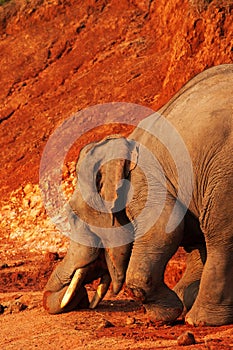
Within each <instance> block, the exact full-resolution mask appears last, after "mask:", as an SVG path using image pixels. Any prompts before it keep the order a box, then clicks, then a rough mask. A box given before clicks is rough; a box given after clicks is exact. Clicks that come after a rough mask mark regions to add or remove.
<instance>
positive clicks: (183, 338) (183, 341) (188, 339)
mask: <svg viewBox="0 0 233 350" xmlns="http://www.w3.org/2000/svg"><path fill="white" fill-rule="evenodd" d="M177 344H178V345H183V346H185V345H192V344H196V340H195V337H194V334H193V333H191V332H184V333H182V334H181V335H180V336H179V337H178V338H177Z"/></svg>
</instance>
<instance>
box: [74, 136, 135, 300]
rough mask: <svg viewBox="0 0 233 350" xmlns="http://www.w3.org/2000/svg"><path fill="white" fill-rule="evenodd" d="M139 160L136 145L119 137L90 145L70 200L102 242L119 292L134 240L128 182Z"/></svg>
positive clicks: (79, 165)
mask: <svg viewBox="0 0 233 350" xmlns="http://www.w3.org/2000/svg"><path fill="white" fill-rule="evenodd" d="M137 158H138V147H137V145H136V143H135V142H134V141H130V140H127V139H125V138H123V137H119V136H118V135H112V136H110V137H106V138H105V139H104V140H102V141H101V142H98V143H95V144H90V145H87V146H86V147H85V148H84V149H83V150H82V151H81V153H80V157H79V160H78V163H77V173H78V184H77V188H76V191H75V193H74V195H73V197H72V199H71V201H70V205H71V208H72V209H73V211H74V213H76V214H77V215H78V216H79V217H80V218H81V219H82V221H85V223H86V224H87V225H88V227H89V230H90V231H92V232H94V233H95V234H97V235H98V236H99V237H100V238H101V240H102V244H103V247H104V248H105V256H106V262H107V265H108V269H109V272H110V274H111V278H112V281H113V290H114V292H115V293H117V292H118V291H119V290H120V288H121V286H122V284H123V282H124V278H125V273H126V269H127V265H128V260H129V257H130V252H131V242H132V241H133V227H132V225H131V223H130V222H129V219H128V218H127V216H126V210H125V207H126V202H127V193H128V190H129V181H128V180H127V179H128V178H129V174H130V171H131V170H132V169H133V168H134V167H135V166H136V163H137Z"/></svg>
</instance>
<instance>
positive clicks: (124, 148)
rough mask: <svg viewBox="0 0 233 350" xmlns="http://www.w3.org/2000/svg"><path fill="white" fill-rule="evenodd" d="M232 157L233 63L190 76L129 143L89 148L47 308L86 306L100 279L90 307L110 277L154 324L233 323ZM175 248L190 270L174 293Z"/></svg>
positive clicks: (48, 292)
mask: <svg viewBox="0 0 233 350" xmlns="http://www.w3.org/2000/svg"><path fill="white" fill-rule="evenodd" d="M232 151H233V65H222V66H217V67H213V68H211V69H208V70H206V71H204V72H203V73H201V74H199V75H198V76H196V77H195V78H194V79H192V80H191V81H190V82H189V83H188V84H186V85H185V86H184V87H183V88H182V89H181V90H180V92H179V93H178V94H176V95H175V97H174V98H173V99H172V100H171V101H170V102H169V103H167V104H166V105H165V106H164V107H163V108H162V109H160V110H159V111H158V113H157V114H153V115H151V116H150V117H148V118H146V119H144V120H143V121H142V122H141V123H140V124H139V125H138V127H137V128H136V129H135V131H134V132H133V133H132V134H131V135H130V136H129V138H128V139H124V138H121V137H118V136H116V135H115V136H114V135H113V136H112V137H109V138H106V139H105V140H103V141H101V142H99V143H98V144H92V145H89V146H87V147H86V148H85V149H84V150H83V151H82V152H81V155H80V159H79V161H78V174H79V181H78V186H77V189H76V190H75V192H74V195H73V197H72V199H71V201H70V207H71V208H72V209H70V212H69V220H70V224H71V228H72V234H73V236H72V241H71V243H70V248H69V251H68V253H67V255H66V257H65V259H64V260H63V262H62V263H61V264H60V265H59V266H58V267H57V268H56V269H55V271H54V272H53V274H52V276H51V277H50V279H49V281H48V283H47V285H46V288H45V294H44V305H45V307H46V309H48V311H49V312H50V313H57V312H62V311H69V310H71V309H73V308H76V307H78V306H80V305H87V302H88V300H87V294H86V291H85V288H84V285H85V283H86V282H87V281H89V280H91V279H92V278H97V277H102V280H101V283H100V287H99V288H98V290H97V295H96V296H95V299H94V301H92V302H91V307H95V306H96V305H97V304H98V302H99V301H100V300H101V299H102V298H103V296H104V294H105V292H106V290H107V288H108V286H109V284H110V277H111V280H112V284H113V290H114V292H115V293H117V292H119V290H120V289H121V287H122V284H123V283H124V281H125V280H126V284H127V286H128V288H130V289H131V290H132V294H133V295H134V297H135V298H137V299H139V300H141V301H142V302H143V303H144V304H145V308H146V310H147V312H148V315H149V317H150V319H152V320H155V321H164V322H166V321H169V322H170V321H173V320H175V319H176V318H177V317H178V316H179V315H180V314H181V313H182V311H183V308H184V314H185V313H187V314H186V322H187V323H189V324H193V325H201V324H206V325H222V324H227V323H232V322H233V278H232V276H233V206H232V199H233V195H232V189H233V158H232ZM124 179H125V180H124ZM132 241H133V243H132ZM179 246H184V248H185V249H186V251H187V252H188V259H187V268H186V272H185V274H184V276H183V278H182V279H181V280H180V281H179V283H178V284H177V285H176V287H175V288H174V290H173V291H172V290H170V289H169V288H168V287H167V286H166V284H165V283H164V270H165V268H166V264H167V262H168V261H169V259H170V258H171V257H172V256H173V255H174V253H175V252H176V251H177V249H178V247H179ZM103 251H104V253H105V259H106V264H104V263H103V264H102V265H101V264H100V265H97V264H98V262H99V260H100V258H99V256H100V254H101V252H103ZM93 266H94V270H93ZM75 271H76V273H75ZM90 271H92V273H90ZM93 271H94V273H93ZM74 274H75V275H77V274H78V275H79V278H78V281H76V282H75V278H73V280H72V277H73V276H74ZM88 274H89V276H88ZM71 281H72V282H71ZM68 285H70V288H68V290H69V292H68V298H67V293H66V294H65V292H66V290H67V287H68ZM98 293H99V295H98ZM64 295H65V297H64Z"/></svg>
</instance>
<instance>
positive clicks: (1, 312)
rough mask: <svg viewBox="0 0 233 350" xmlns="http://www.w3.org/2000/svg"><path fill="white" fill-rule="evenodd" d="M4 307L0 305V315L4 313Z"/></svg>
mask: <svg viewBox="0 0 233 350" xmlns="http://www.w3.org/2000/svg"><path fill="white" fill-rule="evenodd" d="M4 309H5V308H4V306H3V305H2V304H0V315H1V314H3V313H4Z"/></svg>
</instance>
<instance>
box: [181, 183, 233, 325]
mask: <svg viewBox="0 0 233 350" xmlns="http://www.w3.org/2000/svg"><path fill="white" fill-rule="evenodd" d="M222 178H223V179H224V177H223V176H222ZM232 185H233V184H231V187H229V184H228V183H227V181H226V179H225V182H224V183H221V181H220V180H219V182H218V185H217V186H215V188H214V190H212V192H211V194H212V197H211V198H210V197H209V200H206V202H205V203H204V204H205V210H203V212H202V213H201V217H200V223H201V229H202V231H203V232H204V235H205V239H206V248H207V259H206V263H205V266H204V269H203V273H202V277H201V282H200V289H199V292H198V295H197V298H196V300H195V302H194V304H193V307H192V308H191V310H190V311H189V312H188V313H187V315H186V322H187V323H189V324H192V325H224V324H229V323H232V322H233V278H232V276H233V221H232V217H233V206H232V200H231V199H232V193H231V191H229V190H228V189H229V188H232ZM223 207H225V210H224V208H223Z"/></svg>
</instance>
